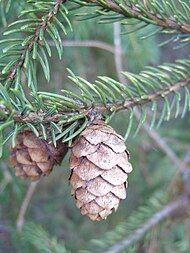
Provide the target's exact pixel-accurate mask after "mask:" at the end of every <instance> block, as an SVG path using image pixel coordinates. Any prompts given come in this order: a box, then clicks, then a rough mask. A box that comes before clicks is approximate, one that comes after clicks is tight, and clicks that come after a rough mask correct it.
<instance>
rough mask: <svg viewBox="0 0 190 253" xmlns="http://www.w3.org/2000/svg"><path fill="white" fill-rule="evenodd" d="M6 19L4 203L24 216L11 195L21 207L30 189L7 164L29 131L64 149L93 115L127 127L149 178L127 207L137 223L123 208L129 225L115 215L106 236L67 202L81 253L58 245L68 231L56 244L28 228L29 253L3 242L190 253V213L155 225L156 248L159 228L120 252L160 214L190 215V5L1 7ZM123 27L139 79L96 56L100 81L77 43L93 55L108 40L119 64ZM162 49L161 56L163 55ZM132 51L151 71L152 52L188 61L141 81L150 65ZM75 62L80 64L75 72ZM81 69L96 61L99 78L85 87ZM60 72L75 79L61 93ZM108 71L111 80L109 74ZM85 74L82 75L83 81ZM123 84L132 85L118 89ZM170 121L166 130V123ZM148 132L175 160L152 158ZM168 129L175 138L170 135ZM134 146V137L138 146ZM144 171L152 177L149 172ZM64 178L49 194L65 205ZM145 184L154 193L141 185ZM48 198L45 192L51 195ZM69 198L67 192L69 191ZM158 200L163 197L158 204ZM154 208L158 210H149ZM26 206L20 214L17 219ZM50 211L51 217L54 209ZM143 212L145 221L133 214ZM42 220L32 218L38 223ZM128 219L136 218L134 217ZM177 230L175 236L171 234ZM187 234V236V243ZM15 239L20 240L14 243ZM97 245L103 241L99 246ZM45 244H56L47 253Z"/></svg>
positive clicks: (119, 1)
mask: <svg viewBox="0 0 190 253" xmlns="http://www.w3.org/2000/svg"><path fill="white" fill-rule="evenodd" d="M0 13H1V14H0V29H1V30H0V31H1V35H0V52H1V54H0V143H1V144H0V154H1V156H2V160H1V161H2V163H1V164H2V168H3V169H2V173H1V178H0V179H1V181H0V182H1V183H0V194H2V196H1V197H2V199H3V201H4V202H5V205H7V206H12V207H15V204H14V203H11V201H10V200H8V195H10V193H11V194H12V192H13V191H14V192H15V199H16V200H17V202H18V203H19V205H20V204H21V199H22V198H23V197H24V191H23V186H24V184H22V183H20V182H18V180H17V179H15V178H13V177H12V172H10V171H9V170H8V169H7V168H5V169H4V166H5V167H6V165H5V164H6V163H7V156H8V154H7V146H8V145H9V144H10V143H11V145H12V146H13V147H14V146H15V142H16V135H17V134H18V133H19V132H20V131H22V130H23V129H24V128H30V129H31V130H32V131H33V132H34V133H35V135H36V136H38V137H40V138H42V139H44V140H47V141H48V142H50V143H53V144H54V145H55V146H56V143H57V142H58V141H62V142H64V143H68V145H69V146H72V142H73V140H74V139H75V138H76V137H77V136H78V135H79V134H80V133H81V132H82V131H83V130H84V129H85V128H86V126H87V125H88V124H89V122H90V121H91V120H92V119H93V116H94V114H98V115H101V116H102V117H103V118H104V120H105V121H106V122H107V123H108V122H111V123H112V124H113V125H114V126H116V127H120V126H119V125H120V123H121V124H122V125H123V126H122V127H120V130H121V132H122V133H123V135H124V136H125V140H126V141H127V143H129V144H130V145H132V146H133V147H134V148H132V152H131V153H132V155H131V156H132V157H134V165H133V167H138V168H139V167H142V172H139V171H136V172H134V175H133V178H132V179H131V184H130V189H129V206H128V207H127V202H126V206H125V208H129V210H130V216H129V218H127V217H126V215H125V210H126V209H125V208H124V207H123V209H121V212H120V213H119V215H120V216H121V218H122V222H120V221H121V220H120V219H119V215H118V216H117V215H116V216H115V219H114V220H113V221H112V222H111V221H110V223H108V225H107V227H106V229H104V226H103V225H100V226H99V228H98V225H95V226H96V227H95V229H94V227H93V225H92V224H90V225H89V224H88V223H84V224H82V221H81V220H80V219H79V218H77V215H75V211H73V209H74V208H73V209H72V203H71V202H69V200H68V199H67V201H68V202H67V204H65V206H64V207H65V210H70V209H72V212H71V213H73V216H72V215H71V217H70V216H69V215H70V214H68V213H69V212H68V213H67V212H66V211H65V212H64V215H65V217H64V218H65V223H64V224H62V223H61V224H62V225H63V226H64V228H65V229H68V231H69V232H68V233H71V231H73V230H75V228H76V231H74V232H73V233H74V235H73V238H74V240H75V239H76V240H75V241H76V245H73V244H72V243H69V241H71V240H72V236H71V235H70V234H69V235H65V234H64V236H63V238H64V240H65V244H63V243H62V240H61V242H59V239H57V238H56V236H57V237H60V238H62V234H61V232H60V231H58V232H56V228H53V229H52V227H53V226H52V224H48V225H47V229H49V230H50V231H51V230H52V233H50V234H51V236H50V235H49V233H47V232H46V229H43V228H41V227H39V226H37V225H36V224H29V225H26V228H25V229H26V230H25V232H26V233H25V232H23V233H24V235H25V236H24V241H23V242H24V243H26V244H27V250H26V251H23V250H22V251H20V250H21V249H20V245H19V243H18V241H17V238H19V234H17V235H16V236H15V234H16V232H15V230H14V229H13V230H12V228H11V229H10V230H9V229H8V230H7V231H6V229H5V232H3V233H5V234H6V235H8V236H7V238H9V239H8V240H9V241H11V242H12V243H13V244H14V246H13V248H15V249H14V250H15V252H32V250H38V251H39V252H70V251H72V252H81V253H82V252H83V253H85V252H86V253H87V252H107V253H108V252H110V253H111V252H113V253H116V252H144V251H142V250H144V249H150V248H151V247H153V246H152V244H151V242H152V241H153V240H155V241H157V240H158V239H159V240H161V242H160V243H159V245H156V246H155V247H156V249H155V251H154V252H171V250H175V252H183V253H185V252H189V249H190V246H189V244H188V241H189V238H188V236H187V235H186V233H185V232H184V231H186V230H187V231H189V225H188V224H189V218H188V215H187V213H186V212H184V213H183V214H177V218H179V219H177V218H176V219H175V220H174V221H173V220H172V219H168V220H167V222H166V223H165V224H164V223H163V222H162V221H163V220H164V219H167V218H168V217H170V216H171V215H170V213H169V214H168V215H166V216H163V219H160V220H158V222H157V223H158V224H159V225H157V224H154V226H156V233H157V234H156V236H155V237H154V238H153V235H152V234H151V232H153V231H154V228H153V226H150V227H148V229H147V230H146V229H145V231H144V232H143V233H142V234H141V235H140V236H138V235H137V237H136V239H135V240H132V241H131V243H130V245H129V247H128V246H127V247H126V248H125V247H123V248H120V247H117V245H119V243H120V242H122V241H123V240H124V241H125V240H126V238H131V237H130V236H132V235H133V233H135V231H138V228H141V227H142V229H143V224H145V223H146V222H147V223H148V222H149V221H150V220H151V217H154V218H155V217H156V214H157V213H159V212H161V214H162V210H168V209H167V208H168V206H169V207H171V208H173V209H171V213H172V214H173V211H176V212H177V211H179V209H180V206H179V203H181V205H184V207H185V208H187V206H188V204H187V203H186V202H187V199H186V196H187V195H188V194H189V192H188V187H187V185H188V183H187V182H189V181H188V179H189V176H188V175H187V174H185V173H184V171H185V168H187V167H188V165H189V147H190V146H189V141H190V137H189V132H188V131H189V130H188V128H189V125H190V122H189V117H188V116H189V111H190V88H189V87H190V59H189V42H190V3H189V1H185V0H167V1H164V0H153V1H152V0H145V1H140V0H126V1H123V0H114V1H112V0H86V1H78V0H72V1H64V0H56V1H50V0H43V1H37V0H27V1H23V0H21V1H17V0H14V1H13V0H0ZM115 22H117V23H119V24H120V26H121V34H122V35H121V37H122V39H121V42H124V43H125V45H124V47H123V48H124V50H123V51H124V52H123V54H122V53H121V52H120V53H121V55H122V56H121V57H123V58H124V57H125V54H127V55H129V58H130V59H129V60H131V62H132V63H130V64H131V65H130V64H126V65H128V66H129V69H130V68H131V69H130V71H129V69H127V70H125V69H121V73H117V74H116V73H115V69H117V66H116V68H115V66H113V65H111V64H112V63H110V62H109V57H110V56H107V55H106V57H107V59H108V61H105V59H103V57H102V58H101V56H100V55H99V53H97V52H96V53H97V59H99V62H98V64H97V69H98V68H100V69H101V74H99V73H98V71H94V70H93V67H94V66H95V65H93V64H94V62H93V64H92V63H91V62H90V58H93V57H94V55H93V54H91V51H90V50H87V49H80V50H81V52H82V53H81V54H80V53H75V52H74V51H72V50H70V49H68V50H67V42H68V40H69V42H71V41H72V42H76V44H77V43H78V40H77V39H78V38H84V39H86V44H85V45H88V43H90V42H89V41H87V39H88V40H89V38H92V40H91V41H94V44H93V45H94V46H95V47H98V46H97V45H99V44H98V43H97V41H98V39H99V40H102V38H104V37H105V38H106V40H107V43H105V44H103V47H104V49H105V48H109V49H108V51H109V52H112V53H114V54H115V57H117V55H116V54H117V48H114V47H112V46H110V44H111V42H110V41H112V35H113V34H112V31H111V29H112V26H113V24H114V23H115ZM94 24H96V25H94ZM110 27H111V29H110ZM96 29H97V30H96ZM96 38H97V39H96ZM139 41H140V42H139ZM141 41H142V42H141ZM155 41H156V42H155ZM80 42H81V40H80V41H79V44H77V45H79V46H81V45H82V44H80ZM108 43H109V44H108ZM124 43H123V44H124ZM141 43H142V44H141ZM101 45H102V44H101ZM157 45H159V46H160V48H159V49H158V48H157ZM108 46H109V47H108ZM131 47H132V48H135V50H134V55H137V57H136V58H138V53H139V50H138V47H139V48H140V49H141V50H142V51H141V52H140V54H139V55H140V56H139V58H143V57H144V59H145V60H143V61H142V62H143V63H144V62H145V61H147V62H146V63H147V64H149V63H150V62H154V61H152V59H150V60H147V59H148V58H149V57H147V54H146V52H151V51H149V50H150V47H152V48H153V49H151V50H152V51H154V52H151V53H150V57H151V56H153V57H154V56H155V55H154V53H155V51H156V50H159V52H162V50H164V48H166V47H167V48H171V47H174V49H175V52H174V53H173V54H176V55H178V53H176V52H179V51H178V50H183V52H184V51H185V54H184V55H183V58H182V59H176V60H175V61H173V62H172V63H171V62H168V63H167V62H162V63H160V62H158V60H155V61H156V62H157V66H155V65H154V66H153V64H150V65H148V66H143V68H141V67H140V71H139V73H137V71H138V70H139V67H134V66H136V62H140V61H141V59H139V60H138V59H135V60H134V59H132V57H131V55H133V52H132V53H131V52H129V51H132V50H131ZM69 50H70V51H69ZM114 50H115V51H114ZM55 52H56V53H55ZM144 52H145V53H144ZM170 52H171V51H170ZM145 54H146V55H145ZM73 55H74V57H73ZM92 55H93V56H92ZM74 58H75V60H76V59H79V60H76V62H74V61H73V59H74ZM126 58H127V57H126ZM81 59H82V60H84V62H85V61H89V62H90V63H89V65H90V64H92V69H91V73H92V76H90V75H89V76H88V75H87V77H86V75H85V74H84V73H85V71H84V68H85V66H83V67H81V63H80V60H81ZM93 59H94V58H93ZM54 62H55V65H56V67H59V66H58V65H60V64H62V65H63V67H62V69H61V68H60V69H59V70H60V71H63V72H64V73H63V74H65V76H67V78H64V82H65V83H64V84H61V87H60V85H59V86H58V87H57V88H55V87H54V86H56V85H54V83H55V80H54V79H52V77H53V78H54ZM133 63H134V64H133ZM109 64H110V65H109ZM87 65H88V64H87ZM105 65H106V66H105ZM139 66H141V65H139ZM86 68H88V66H87V67H86ZM104 68H105V73H104V71H102V69H103V70H104ZM109 68H110V69H109ZM63 69H64V70H63ZM100 69H98V70H100ZM93 71H94V72H93ZM78 72H79V73H80V72H81V74H77V73H78ZM102 72H103V73H102ZM42 73H43V74H42ZM118 75H121V76H122V77H123V78H120V79H119V80H118ZM60 76H61V74H60ZM121 79H122V80H126V82H123V81H122V80H121ZM52 80H53V81H52ZM137 110H138V111H137ZM137 115H138V116H137ZM123 118H124V119H125V120H124V119H123ZM164 121H167V122H165V123H164ZM147 122H149V125H148V128H146V124H147ZM143 127H145V128H146V130H147V129H148V130H147V132H148V135H149V136H151V137H152V138H153V139H154V141H155V140H156V141H157V144H158V145H159V147H161V149H162V150H164V152H166V154H167V156H164V155H163V153H162V152H159V151H157V153H156V154H155V153H154V152H153V150H154V149H155V146H154V144H152V141H151V140H150V139H149V137H148V136H147V135H144V134H142V129H143ZM168 127H169V128H171V130H170V132H168V129H167V128H168ZM158 128H159V129H158ZM157 129H158V131H160V134H161V135H162V136H166V137H167V143H168V144H166V142H165V140H164V139H162V138H161V137H160V138H159V135H156V134H157V132H155V131H157ZM152 130H153V134H152V132H151V131H152ZM132 136H133V137H134V136H135V137H134V138H132ZM155 136H157V137H155ZM152 147H153V148H152ZM138 149H139V151H140V152H139V154H138ZM168 150H169V151H168ZM186 153H187V154H186ZM185 155H186V156H187V157H188V158H187V159H186V156H185ZM184 157H185V158H184ZM146 159H147V160H148V162H147V161H146ZM185 159H186V160H185ZM170 160H172V164H171V162H170ZM137 161H138V162H137ZM155 161H156V162H155ZM144 164H145V167H146V168H145V169H143V168H144V167H143V166H144ZM175 167H177V169H178V170H179V171H178V172H177V173H178V174H177V175H178V177H176V176H175V175H176V170H175ZM151 168H153V169H152V170H151ZM66 173H67V172H66ZM149 174H150V176H149ZM60 175H61V171H59V172H58V174H57V175H55V178H53V179H52V183H49V185H48V187H47V186H46V187H47V189H46V190H47V191H48V188H49V187H50V188H52V189H53V191H55V194H57V195H58V196H59V191H58V192H56V190H57V189H56V190H55V189H54V187H53V186H54V183H53V180H55V181H56V180H58V179H59V177H60ZM142 175H143V177H144V180H145V181H146V180H147V183H146V182H144V181H143V180H142ZM151 177H152V178H153V179H152V178H151ZM7 178H8V179H7ZM10 178H11V179H10ZM150 178H151V179H150ZM171 178H172V180H173V181H172V183H171ZM59 184H60V183H58V185H59ZM135 185H138V186H137V190H136V189H134V188H135ZM168 185H170V186H171V185H172V186H173V188H172V190H170V189H169V188H168ZM59 186H60V185H59ZM44 187H45V186H44ZM60 187H61V186H60ZM161 187H163V188H164V189H165V190H166V192H167V194H164V193H163V192H162V193H160V188H161ZM42 188H43V187H42ZM168 189H169V190H168ZM41 190H42V192H43V189H41ZM65 191H68V189H67V188H65ZM152 192H154V195H153V196H152ZM46 194H48V193H47V192H46ZM52 194H53V193H52ZM130 194H131V197H130ZM133 194H134V197H133ZM42 196H43V194H41V195H40V197H41V198H42ZM44 198H45V199H46V200H47V199H48V196H47V195H45V197H44ZM147 198H148V199H150V201H149V202H148V203H147V204H146V205H144V203H145V202H147V201H145V200H146V199H147ZM174 199H175V200H176V201H178V200H179V202H176V205H174V204H173V203H174ZM141 200H142V201H141ZM35 201H36V204H39V202H40V200H39V199H37V198H36V199H35V200H34V202H35ZM127 201H128V200H127ZM180 201H182V202H180ZM50 202H51V201H50ZM55 204H56V205H58V206H59V203H58V204H57V202H55ZM19 205H18V206H19ZM170 205H171V206H170ZM18 206H17V207H16V212H18V210H17V209H18ZM139 206H140V207H139ZM137 207H139V208H137ZM43 208H44V207H43ZM47 208H50V209H51V208H52V207H51V205H50V204H49V205H48V204H47ZM59 208H60V206H59ZM165 208H166V209H165ZM185 208H184V210H185ZM4 209H5V210H7V209H6V207H4V208H3V213H4ZM134 209H137V211H135V212H134ZM169 210H170V209H169ZM46 211H47V210H46ZM35 212H36V210H35V208H33V209H32V211H31V213H30V218H31V217H32V214H33V213H35ZM37 212H38V211H37ZM163 212H164V211H163ZM168 212H169V211H168ZM5 213H6V212H5ZM128 214H129V212H128V213H127V216H128ZM159 214H160V213H159ZM7 215H8V217H9V219H10V222H7V223H8V225H10V226H11V227H13V224H14V222H15V214H10V213H9V214H7ZM52 215H53V214H52ZM59 215H60V214H59ZM178 216H179V217H178ZM0 217H1V216H0ZM2 218H3V216H2ZM59 218H60V217H59ZM6 219H7V217H6ZM31 219H32V218H31ZM125 219H126V221H125ZM55 223H56V225H55V226H57V227H58V228H59V229H60V227H59V222H58V221H57V220H56V218H55ZM104 224H105V223H104ZM5 225H6V224H5ZM77 226H78V227H77ZM109 226H110V227H111V228H112V229H111V232H107V231H106V230H109V229H110V227H109ZM79 228H80V229H84V230H85V229H86V233H85V232H82V234H81V237H82V236H83V237H84V239H81V238H78V237H77V236H78V235H77V233H79ZM93 229H94V231H96V230H97V231H100V233H101V238H100V237H98V236H97V235H95V233H93V234H90V231H91V230H93ZM169 229H171V230H172V231H171V232H170V233H169V232H168V230H169ZM185 229H186V230H185ZM178 230H179V231H181V232H180V233H179V232H178ZM0 231H1V224H0ZM2 231H4V227H2ZM13 231H14V232H13ZM88 232H89V234H88ZM53 233H55V236H54V234H53ZM12 234H14V236H15V238H14V236H13V237H12ZM162 234H167V235H168V238H163V235H162ZM188 234H189V232H188ZM51 237H53V239H51ZM92 237H96V239H94V240H92ZM186 237H187V238H186ZM102 238H103V239H102ZM142 238H143V239H142ZM155 238H156V239H155ZM176 238H177V239H176ZM162 239H163V240H162ZM167 239H168V240H167ZM44 241H46V242H48V243H47V244H44ZM86 241H88V242H86ZM23 242H22V243H23ZM150 244H151V245H150ZM157 244H158V242H157ZM0 246H1V243H0ZM114 246H115V247H114ZM67 247H68V249H67ZM2 248H3V246H2ZM34 248H35V249H34ZM81 248H83V249H84V250H81ZM10 252H11V251H10ZM150 252H151V251H150Z"/></svg>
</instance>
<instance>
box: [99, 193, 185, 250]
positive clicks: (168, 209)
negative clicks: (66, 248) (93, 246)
mask: <svg viewBox="0 0 190 253" xmlns="http://www.w3.org/2000/svg"><path fill="white" fill-rule="evenodd" d="M189 206H190V203H189V199H188V198H187V197H180V198H178V199H177V200H176V201H174V202H171V203H169V204H168V205H166V206H165V207H164V208H163V209H162V210H160V211H158V212H157V213H156V214H154V215H153V216H152V217H151V218H150V219H149V220H148V221H146V222H145V223H144V224H143V225H142V226H141V227H140V228H138V229H136V230H135V231H134V232H133V233H132V234H131V235H129V236H128V238H127V239H124V240H123V241H120V242H118V243H116V244H115V245H114V246H112V247H110V248H109V249H107V250H106V251H104V252H102V253H120V252H122V251H123V250H126V249H128V248H129V246H130V245H131V244H133V243H134V242H136V241H137V240H139V239H140V238H141V237H143V236H144V235H145V234H146V233H147V232H148V231H149V230H150V229H151V228H153V227H154V226H155V225H157V224H159V223H160V222H161V221H163V220H164V219H166V218H167V217H169V216H171V215H172V214H174V213H176V212H177V211H181V210H182V211H183V212H185V211H186V210H187V209H188V208H189Z"/></svg>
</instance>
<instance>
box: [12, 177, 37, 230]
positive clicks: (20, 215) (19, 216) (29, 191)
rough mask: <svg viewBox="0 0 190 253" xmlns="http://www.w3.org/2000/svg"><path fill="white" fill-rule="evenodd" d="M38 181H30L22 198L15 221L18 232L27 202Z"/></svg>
mask: <svg viewBox="0 0 190 253" xmlns="http://www.w3.org/2000/svg"><path fill="white" fill-rule="evenodd" d="M38 183H39V181H36V182H32V183H31V184H30V186H29V187H28V190H27V192H26V195H25V197H24V200H23V202H22V205H21V207H20V210H19V214H18V217H17V221H16V225H17V230H18V231H19V232H21V231H22V228H23V225H24V219H25V214H26V211H27V208H28V206H29V203H30V201H31V198H32V196H33V193H34V191H35V189H36V186H37V184H38Z"/></svg>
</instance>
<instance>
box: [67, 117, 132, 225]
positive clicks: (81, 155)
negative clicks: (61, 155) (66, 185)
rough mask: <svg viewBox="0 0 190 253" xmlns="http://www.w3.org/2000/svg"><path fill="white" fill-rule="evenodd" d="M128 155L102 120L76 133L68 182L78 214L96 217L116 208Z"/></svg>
mask: <svg viewBox="0 0 190 253" xmlns="http://www.w3.org/2000/svg"><path fill="white" fill-rule="evenodd" d="M128 159H129V153H128V151H127V148H126V146H125V143H124V139H123V138H122V137H121V136H120V135H118V134H117V133H116V132H115V131H114V129H113V128H111V127H109V126H107V125H106V124H105V123H104V122H102V121H98V122H94V123H92V124H91V125H90V126H89V127H87V128H86V129H85V130H84V131H83V132H82V133H81V134H80V135H79V137H78V138H77V139H76V140H75V142H74V143H73V148H72V154H71V164H70V167H71V176H70V183H71V185H72V195H74V197H75V199H76V205H77V207H78V208H79V209H80V211H81V214H82V215H87V216H88V217H89V218H90V219H91V220H94V221H95V220H96V221H99V220H102V219H106V217H107V216H108V215H109V214H111V213H112V211H113V210H117V208H118V206H119V202H120V200H121V199H125V198H126V188H127V177H128V176H127V174H128V173H130V172H131V171H132V166H131V164H130V163H129V161H128Z"/></svg>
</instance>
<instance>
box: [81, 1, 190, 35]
mask: <svg viewBox="0 0 190 253" xmlns="http://www.w3.org/2000/svg"><path fill="white" fill-rule="evenodd" d="M84 2H87V3H92V4H95V5H97V6H100V7H102V8H103V9H104V10H106V11H113V12H116V13H118V14H120V15H122V16H124V17H126V18H129V17H130V18H136V19H139V20H142V21H144V22H145V23H153V24H155V25H157V26H159V27H162V28H167V29H171V30H176V31H178V32H180V33H185V34H190V24H189V23H183V24H181V23H178V22H177V21H176V20H174V19H172V18H171V17H169V16H168V17H167V16H164V17H162V16H159V15H158V13H157V14H156V13H153V11H152V10H153V8H151V5H150V3H149V1H147V3H146V1H136V2H131V1H128V3H126V1H125V2H124V1H112V0H103V1H102V0H86V1H84ZM154 2H155V1H154ZM142 9H143V11H142Z"/></svg>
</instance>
